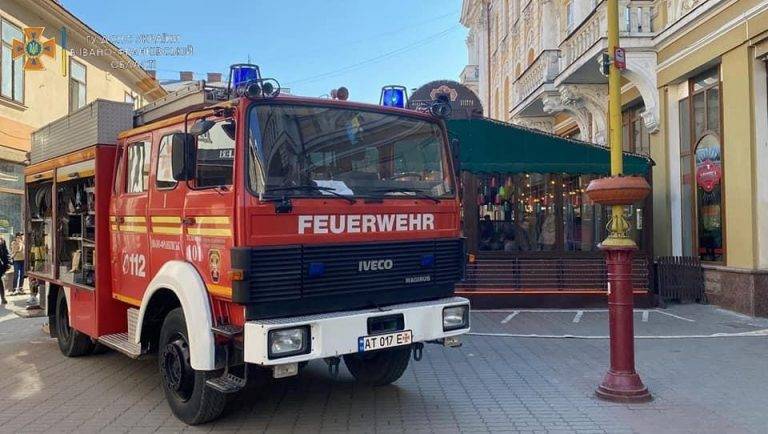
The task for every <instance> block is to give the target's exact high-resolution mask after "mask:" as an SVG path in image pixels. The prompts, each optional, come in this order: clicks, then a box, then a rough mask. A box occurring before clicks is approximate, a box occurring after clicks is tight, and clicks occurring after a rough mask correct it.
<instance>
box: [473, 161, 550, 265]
mask: <svg viewBox="0 0 768 434" xmlns="http://www.w3.org/2000/svg"><path fill="white" fill-rule="evenodd" d="M555 178H556V177H555V175H551V174H539V173H530V174H520V175H507V176H503V175H498V176H488V177H485V178H484V179H483V180H482V182H481V183H480V189H479V191H478V204H479V212H480V215H479V217H480V225H479V228H480V233H479V240H480V245H479V249H480V250H489V251H505V252H531V251H552V250H556V249H557V246H556V244H557V230H558V229H557V226H558V225H557V222H556V213H555V211H556V207H555V186H556V181H555Z"/></svg>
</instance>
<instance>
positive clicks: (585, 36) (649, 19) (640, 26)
mask: <svg viewBox="0 0 768 434" xmlns="http://www.w3.org/2000/svg"><path fill="white" fill-rule="evenodd" d="M653 13H654V7H653V1H652V0H619V31H621V33H622V35H621V36H622V37H642V36H652V35H653V31H654V29H653ZM607 35H608V17H607V10H606V2H605V1H603V2H601V3H600V4H599V5H598V6H597V8H596V9H595V11H594V12H593V13H592V14H591V15H590V16H589V17H588V18H587V19H586V21H584V22H583V23H581V25H580V26H578V27H577V28H576V30H574V31H573V32H572V33H571V34H570V35H568V37H567V38H566V39H565V41H563V43H562V44H560V51H561V55H562V62H563V63H562V65H561V70H564V69H565V68H567V67H568V66H570V65H571V64H572V63H573V62H575V61H576V59H578V58H579V57H581V55H583V54H584V53H585V52H586V51H587V50H589V49H590V48H591V47H592V46H593V45H595V43H597V42H598V41H599V40H600V39H601V38H605V37H607Z"/></svg>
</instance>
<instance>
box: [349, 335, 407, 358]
mask: <svg viewBox="0 0 768 434" xmlns="http://www.w3.org/2000/svg"><path fill="white" fill-rule="evenodd" d="M412 338H413V333H412V332H411V331H410V330H403V331H401V332H395V333H387V334H385V335H373V336H360V337H359V338H357V351H358V352H359V353H364V352H366V351H373V350H381V349H383V348H391V347H399V346H401V345H410V344H411V341H412V340H413V339H412Z"/></svg>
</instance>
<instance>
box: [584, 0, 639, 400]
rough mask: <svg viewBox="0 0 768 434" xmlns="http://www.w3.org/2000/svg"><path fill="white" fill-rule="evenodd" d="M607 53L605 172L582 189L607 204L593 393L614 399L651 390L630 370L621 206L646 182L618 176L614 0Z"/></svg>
mask: <svg viewBox="0 0 768 434" xmlns="http://www.w3.org/2000/svg"><path fill="white" fill-rule="evenodd" d="M607 7H608V53H609V56H611V59H612V62H611V65H610V72H609V75H608V88H609V89H608V90H609V97H608V98H609V104H608V116H609V120H610V145H611V176H610V177H609V178H601V179H596V180H594V181H592V182H591V183H590V184H589V186H588V187H587V195H589V198H590V199H592V200H593V201H594V202H596V203H599V204H601V205H605V206H611V207H612V208H611V218H610V221H609V223H608V229H609V231H610V234H609V235H608V237H607V238H606V239H605V240H604V241H603V242H602V243H600V246H599V247H600V250H602V251H604V252H605V255H606V259H605V262H606V268H607V270H608V321H609V326H610V336H611V366H610V368H609V369H608V372H607V373H606V374H605V377H603V381H602V383H601V384H600V386H599V387H598V388H597V390H596V392H595V393H596V394H597V396H598V397H599V398H601V399H605V400H607V401H614V402H645V401H650V400H651V394H650V393H649V392H648V389H647V388H646V387H645V385H644V384H643V381H642V380H641V379H640V376H639V375H638V374H637V372H636V371H635V331H634V324H633V321H634V319H633V315H632V314H633V304H634V294H633V291H632V279H631V276H632V256H633V255H634V253H635V251H636V250H637V245H636V244H635V242H634V241H633V240H632V239H631V238H630V237H629V236H628V235H627V234H628V232H629V224H628V223H627V220H626V218H625V216H624V206H626V205H631V204H633V203H635V202H637V201H640V200H642V199H644V198H645V197H646V196H647V195H648V193H650V191H651V187H650V186H649V185H648V182H647V181H646V180H645V178H643V177H638V176H623V172H624V161H623V152H622V143H621V140H622V131H621V127H622V124H621V69H623V67H624V62H625V59H624V51H623V50H622V49H621V48H620V47H619V2H618V0H608V1H607Z"/></svg>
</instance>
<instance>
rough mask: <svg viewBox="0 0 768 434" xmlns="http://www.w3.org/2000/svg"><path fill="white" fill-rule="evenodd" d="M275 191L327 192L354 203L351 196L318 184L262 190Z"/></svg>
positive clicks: (266, 191) (265, 191)
mask: <svg viewBox="0 0 768 434" xmlns="http://www.w3.org/2000/svg"><path fill="white" fill-rule="evenodd" d="M275 191H320V192H328V193H330V194H332V195H333V196H336V197H338V198H339V199H344V200H346V201H347V202H349V203H350V204H352V205H354V204H355V202H356V200H355V198H354V197H352V196H348V195H346V194H341V193H339V192H337V191H336V189H334V188H331V187H321V186H319V185H310V184H306V185H293V186H289V187H273V188H267V189H266V190H264V193H271V192H275Z"/></svg>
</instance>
